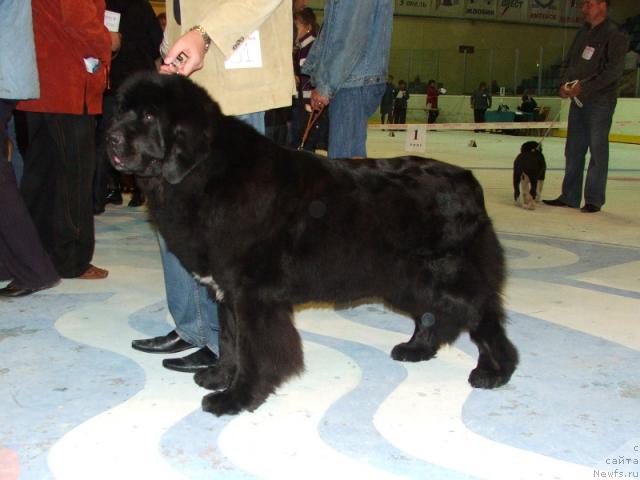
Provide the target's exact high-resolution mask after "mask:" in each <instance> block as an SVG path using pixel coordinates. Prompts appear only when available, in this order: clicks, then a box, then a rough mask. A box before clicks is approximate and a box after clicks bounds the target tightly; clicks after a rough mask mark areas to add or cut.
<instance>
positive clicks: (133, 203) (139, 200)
mask: <svg viewBox="0 0 640 480" xmlns="http://www.w3.org/2000/svg"><path fill="white" fill-rule="evenodd" d="M143 204H144V193H142V192H141V191H140V190H138V189H136V190H134V191H133V193H132V194H131V200H129V206H130V207H139V206H141V205H143Z"/></svg>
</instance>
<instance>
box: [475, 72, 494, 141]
mask: <svg viewBox="0 0 640 480" xmlns="http://www.w3.org/2000/svg"><path fill="white" fill-rule="evenodd" d="M471 108H472V109H473V121H474V122H475V123H484V122H485V119H484V115H485V113H486V112H487V110H488V109H489V108H491V93H490V92H489V90H487V84H486V83H485V82H480V85H479V86H478V89H477V90H476V91H475V92H473V93H472V94H471ZM475 131H476V132H478V131H479V130H478V129H476V130H475Z"/></svg>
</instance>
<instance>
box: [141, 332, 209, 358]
mask: <svg viewBox="0 0 640 480" xmlns="http://www.w3.org/2000/svg"><path fill="white" fill-rule="evenodd" d="M131 348H133V349H135V350H140V351H141V352H146V353H176V352H182V351H183V350H189V349H190V348H196V347H195V345H191V344H190V343H189V342H187V341H185V340H183V339H181V338H180V336H179V335H178V334H177V333H176V331H175V330H171V331H170V332H169V333H168V334H166V335H163V336H161V337H153V338H145V339H144V340H133V341H132V342H131Z"/></svg>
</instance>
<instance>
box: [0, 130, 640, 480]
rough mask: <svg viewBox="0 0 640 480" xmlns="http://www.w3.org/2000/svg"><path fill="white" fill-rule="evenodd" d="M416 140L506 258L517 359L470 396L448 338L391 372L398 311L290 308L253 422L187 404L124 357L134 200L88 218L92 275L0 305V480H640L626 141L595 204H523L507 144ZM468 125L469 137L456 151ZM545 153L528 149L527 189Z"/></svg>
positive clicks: (147, 285) (162, 374)
mask: <svg viewBox="0 0 640 480" xmlns="http://www.w3.org/2000/svg"><path fill="white" fill-rule="evenodd" d="M429 135H430V136H429V137H428V139H429V140H428V150H427V153H426V154H427V155H429V156H434V157H436V158H441V159H444V160H447V161H452V162H454V163H458V164H461V165H464V166H467V167H469V168H473V169H474V170H475V171H476V174H477V176H478V178H479V179H480V181H481V182H482V184H483V186H484V188H485V194H486V197H487V207H488V209H489V212H490V214H491V216H492V218H493V219H494V222H495V224H496V228H497V229H498V231H499V236H500V239H501V241H502V243H503V245H504V247H505V250H506V252H507V258H508V266H509V280H508V284H507V288H506V291H505V303H506V306H507V309H508V313H509V320H510V323H509V325H508V332H509V335H510V337H511V338H512V340H513V341H514V343H515V344H516V345H517V347H518V348H519V350H520V355H521V364H520V366H519V368H518V370H517V371H516V373H515V374H514V376H513V378H512V380H511V382H510V383H509V384H508V385H506V386H505V387H502V388H500V389H497V390H494V391H481V390H473V389H471V388H470V387H469V385H468V384H467V382H466V379H467V376H468V373H469V371H470V370H471V368H473V366H474V365H475V360H476V356H477V351H476V349H475V346H474V345H473V344H472V343H471V342H470V341H469V340H468V337H467V336H466V335H465V336H463V337H461V338H460V339H459V340H458V341H457V342H456V343H455V344H454V345H452V346H451V347H449V348H445V349H443V350H442V351H441V352H440V353H439V354H438V356H437V358H435V359H433V360H431V361H429V362H426V363H420V364H402V363H398V362H394V361H392V360H391V359H390V357H389V352H390V350H391V348H392V347H393V345H395V344H396V343H398V342H400V341H403V340H406V339H407V338H408V336H409V335H410V334H411V331H412V323H411V322H410V321H409V320H408V319H406V318H403V317H400V316H398V315H396V314H394V313H392V312H389V311H387V310H385V309H384V308H383V307H382V306H380V305H375V304H371V305H362V306H359V307H357V308H353V309H348V310H337V311H334V310H328V309H320V308H317V309H305V310H299V311H298V312H297V315H296V322H297V325H298V327H299V329H300V330H301V332H302V338H303V341H304V349H305V362H306V373H305V374H304V375H303V376H301V377H299V378H296V379H294V380H292V381H290V382H289V383H287V384H286V385H285V386H283V387H282V388H280V389H279V390H278V392H277V395H274V396H272V397H270V398H269V400H268V401H267V403H266V404H264V405H263V406H262V407H261V408H259V409H258V410H257V411H256V412H254V413H245V414H242V415H239V416H236V417H223V418H216V417H214V416H212V415H209V414H205V413H203V412H201V411H200V409H199V405H200V399H201V397H202V395H203V394H204V393H205V391H204V390H202V389H200V388H199V387H197V386H196V385H195V384H194V383H193V381H192V377H191V376H190V375H187V374H180V373H176V372H172V371H168V370H165V369H163V368H162V366H161V359H162V358H164V357H163V356H156V355H149V354H144V353H140V352H137V351H134V350H132V349H131V348H130V342H131V340H132V339H133V338H143V337H146V336H152V335H160V334H164V333H166V332H167V331H168V330H169V329H170V328H171V322H170V319H169V318H168V314H167V309H166V305H165V303H164V295H163V284H162V272H161V268H160V262H159V255H158V249H157V244H156V240H155V236H154V233H153V231H152V229H151V227H150V226H149V224H148V223H147V221H146V214H145V212H144V209H129V208H127V207H110V208H109V209H108V210H107V212H106V213H105V214H103V215H101V216H99V217H96V228H97V245H96V258H95V263H96V264H97V265H99V266H101V267H106V268H108V269H109V271H110V276H109V278H108V279H106V280H103V281H80V280H66V281H64V282H62V283H61V284H60V285H59V286H57V287H55V288H54V289H51V290H47V291H43V292H39V293H37V294H35V295H32V296H31V297H26V298H23V299H17V300H13V301H6V300H5V301H0V388H1V392H2V395H1V396H0V419H1V421H0V479H2V480H13V479H16V478H20V479H28V480H31V479H35V480H40V479H49V478H57V479H65V480H66V479H83V480H84V479H88V478H91V479H103V478H104V479H138V478H139V479H152V478H153V479H162V480H164V479H173V478H176V479H177V478H182V479H211V478H215V479H218V478H220V479H230V480H235V479H262V478H269V479H294V478H295V479H315V478H318V479H325V480H326V479H336V480H338V479H346V478H349V479H393V478H410V479H456V480H460V479H509V480H513V479H570V480H574V479H587V478H589V479H591V478H638V477H640V465H639V463H640V427H639V425H640V422H639V421H638V412H640V368H639V365H640V313H639V312H640V214H639V213H638V211H637V210H638V209H637V202H638V198H639V195H638V194H639V193H640V164H638V163H637V161H638V160H637V159H638V158H640V147H638V146H633V145H614V146H612V162H611V173H610V181H609V189H608V195H609V201H608V203H607V205H606V206H605V209H604V211H603V212H601V213H599V214H596V215H588V214H581V213H580V212H577V211H575V210H570V209H558V208H555V209H554V208H551V207H545V206H540V207H539V208H538V209H537V210H535V211H533V212H530V211H525V210H523V209H520V208H517V207H515V206H514V205H513V204H512V201H511V191H510V183H509V181H510V175H511V172H510V170H509V167H510V165H511V162H512V161H513V156H514V152H517V148H518V145H519V143H521V142H522V141H524V139H523V138H522V137H520V138H518V137H510V136H504V135H489V134H473V135H472V134H470V133H464V132H436V133H433V134H429ZM471 136H473V137H474V139H475V140H476V141H477V144H478V148H474V149H468V150H464V151H462V153H464V155H460V152H461V149H462V148H465V149H466V148H467V147H466V146H463V147H461V145H466V144H467V143H468V139H469V138H470V137H471ZM398 137H401V135H398V136H397V137H396V138H395V139H392V138H389V137H387V136H386V135H385V134H384V132H371V134H370V142H369V143H370V153H371V154H373V155H380V156H388V155H391V154H397V153H400V152H401V149H402V144H403V140H402V139H401V138H398ZM562 145H563V141H562V140H561V139H554V138H552V139H547V140H546V141H545V148H546V150H545V153H546V155H547V161H548V163H549V166H550V172H549V174H548V180H547V185H545V193H546V195H544V196H545V198H553V197H554V196H555V195H556V194H557V192H558V189H559V184H560V181H561V179H562V170H561V168H562V155H561V151H562ZM460 157H463V159H462V160H458V161H455V159H456V158H458V159H459V158H460ZM178 355H181V354H178Z"/></svg>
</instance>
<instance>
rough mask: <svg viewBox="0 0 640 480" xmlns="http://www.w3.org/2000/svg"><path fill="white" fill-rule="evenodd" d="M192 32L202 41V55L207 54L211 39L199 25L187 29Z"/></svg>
mask: <svg viewBox="0 0 640 480" xmlns="http://www.w3.org/2000/svg"><path fill="white" fill-rule="evenodd" d="M194 30H195V31H197V32H198V33H199V34H200V35H201V36H202V40H204V53H207V52H208V51H209V46H210V45H211V37H210V36H209V34H208V33H207V32H206V30H205V29H204V28H202V27H201V26H200V25H196V26H195V27H191V28H190V29H189V31H190V32H192V31H194Z"/></svg>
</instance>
